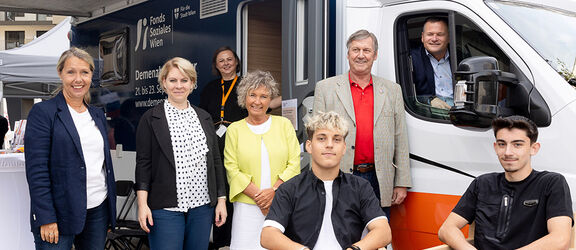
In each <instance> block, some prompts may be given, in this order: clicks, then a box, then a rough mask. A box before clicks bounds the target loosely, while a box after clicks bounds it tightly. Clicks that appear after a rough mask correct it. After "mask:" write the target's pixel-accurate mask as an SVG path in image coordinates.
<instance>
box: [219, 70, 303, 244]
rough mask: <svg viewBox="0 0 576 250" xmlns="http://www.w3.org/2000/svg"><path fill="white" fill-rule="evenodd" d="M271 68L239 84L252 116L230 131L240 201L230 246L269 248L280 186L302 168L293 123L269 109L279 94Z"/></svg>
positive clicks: (233, 182)
mask: <svg viewBox="0 0 576 250" xmlns="http://www.w3.org/2000/svg"><path fill="white" fill-rule="evenodd" d="M277 85H278V84H277V83H276V82H275V81H274V78H272V75H271V74H270V73H269V72H263V71H254V72H249V73H248V74H246V75H245V76H244V78H243V79H242V81H241V82H240V85H238V89H237V92H238V104H239V105H240V107H243V108H246V109H247V110H248V117H246V118H245V119H242V120H240V121H237V122H234V123H232V124H230V126H229V127H228V131H227V132H226V143H225V148H224V159H225V160H224V165H225V166H226V172H227V176H228V183H229V184H230V202H233V203H234V216H233V218H232V239H231V242H230V249H232V250H235V249H251V250H252V249H263V248H262V247H261V246H260V232H261V231H262V224H263V223H264V219H265V216H266V214H268V209H269V208H270V205H271V204H272V200H273V199H274V194H275V192H276V189H277V188H278V186H280V185H281V184H282V183H284V182H285V181H287V180H289V179H290V178H292V177H294V176H295V175H297V174H299V173H300V146H299V144H298V139H297V138H296V133H295V132H294V127H293V126H292V123H291V122H290V121H289V120H288V119H286V118H284V117H281V116H274V115H268V114H266V111H267V110H268V107H269V106H270V102H271V100H272V99H273V98H274V97H275V96H278V87H277Z"/></svg>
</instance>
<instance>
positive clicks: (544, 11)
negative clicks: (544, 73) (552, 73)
mask: <svg viewBox="0 0 576 250" xmlns="http://www.w3.org/2000/svg"><path fill="white" fill-rule="evenodd" d="M552 1H553V0H552ZM485 2H486V4H487V5H488V6H489V7H490V8H491V9H492V10H493V11H494V12H496V14H497V15H498V16H500V18H502V20H504V21H505V22H506V23H508V24H509V25H510V26H511V27H512V28H513V29H514V30H515V31H516V32H517V33H518V34H519V35H520V36H521V37H522V38H523V39H524V40H526V42H528V43H529V44H530V46H532V48H534V49H535V50H536V51H537V52H538V53H539V54H540V56H542V57H543V58H544V59H545V60H546V62H548V64H550V66H552V68H554V69H555V70H556V71H557V72H558V73H559V74H560V75H562V76H563V77H564V79H566V81H568V80H570V79H572V78H576V12H574V10H575V9H576V8H575V5H576V4H575V2H573V1H553V2H554V4H553V6H554V7H550V6H546V5H543V4H541V3H542V2H551V1H538V3H537V4H534V3H528V2H518V1H509V0H486V1H485Z"/></svg>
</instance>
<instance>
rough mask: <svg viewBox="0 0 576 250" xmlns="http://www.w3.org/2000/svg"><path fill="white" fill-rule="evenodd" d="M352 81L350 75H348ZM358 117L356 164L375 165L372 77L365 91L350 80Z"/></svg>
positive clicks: (355, 112)
mask: <svg viewBox="0 0 576 250" xmlns="http://www.w3.org/2000/svg"><path fill="white" fill-rule="evenodd" d="M348 79H350V73H348ZM350 91H351V92H352V101H353V102H354V114H355V116H356V144H355V151H354V164H355V165H356V164H362V163H374V133H373V130H374V87H373V84H372V77H370V83H369V84H368V86H366V87H365V88H364V89H362V88H361V87H360V85H358V84H356V83H354V82H352V80H351V79H350Z"/></svg>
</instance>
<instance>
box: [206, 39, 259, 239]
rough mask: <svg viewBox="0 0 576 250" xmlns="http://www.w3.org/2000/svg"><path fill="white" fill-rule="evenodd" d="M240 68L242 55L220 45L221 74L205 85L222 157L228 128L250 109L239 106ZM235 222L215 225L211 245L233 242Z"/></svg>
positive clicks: (215, 64) (217, 69) (216, 66)
mask: <svg viewBox="0 0 576 250" xmlns="http://www.w3.org/2000/svg"><path fill="white" fill-rule="evenodd" d="M240 69H241V65H240V59H239V58H238V55H236V52H234V51H233V50H232V49H231V48H230V47H228V46H224V47H220V48H219V49H217V50H216V52H214V56H213V57H212V73H214V74H215V75H217V76H219V77H218V79H214V80H213V81H211V82H209V83H208V85H206V87H204V90H203V92H202V97H201V100H200V108H202V109H204V110H206V111H208V113H209V114H210V115H211V116H212V121H213V122H214V128H215V129H216V131H217V134H218V136H219V138H218V145H219V146H220V156H221V158H222V159H224V155H223V152H224V141H225V137H226V136H225V134H224V132H225V128H226V127H228V125H230V123H232V122H235V121H238V120H241V119H243V118H244V117H246V116H248V111H246V109H244V108H240V106H238V94H237V93H236V86H238V83H240V80H242V77H241V76H239V75H238V73H239V72H240ZM226 189H228V185H226ZM226 208H227V211H228V221H232V220H231V219H232V209H233V206H232V204H231V203H230V202H226ZM231 225H232V223H225V224H224V225H222V226H221V227H213V229H214V232H213V245H212V246H211V249H218V248H220V247H223V246H229V245H230V232H231V231H230V230H231Z"/></svg>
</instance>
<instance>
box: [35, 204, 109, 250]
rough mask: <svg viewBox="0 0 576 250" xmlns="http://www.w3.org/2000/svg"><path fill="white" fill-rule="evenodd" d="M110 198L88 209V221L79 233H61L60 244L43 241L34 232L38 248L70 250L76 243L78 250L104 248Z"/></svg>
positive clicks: (39, 249) (40, 249) (38, 249)
mask: <svg viewBox="0 0 576 250" xmlns="http://www.w3.org/2000/svg"><path fill="white" fill-rule="evenodd" d="M109 219H110V215H109V214H108V199H106V200H104V202H102V204H100V205H99V206H97V207H95V208H91V209H88V211H86V222H85V223H84V229H82V232H80V234H77V235H73V234H68V235H66V234H65V235H62V234H60V235H59V237H58V244H52V243H48V242H46V241H42V236H40V233H34V243H35V245H36V249H37V250H43V249H63V250H70V249H72V245H74V247H75V249H76V250H102V249H104V244H105V243H106V234H107V231H108V221H109Z"/></svg>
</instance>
